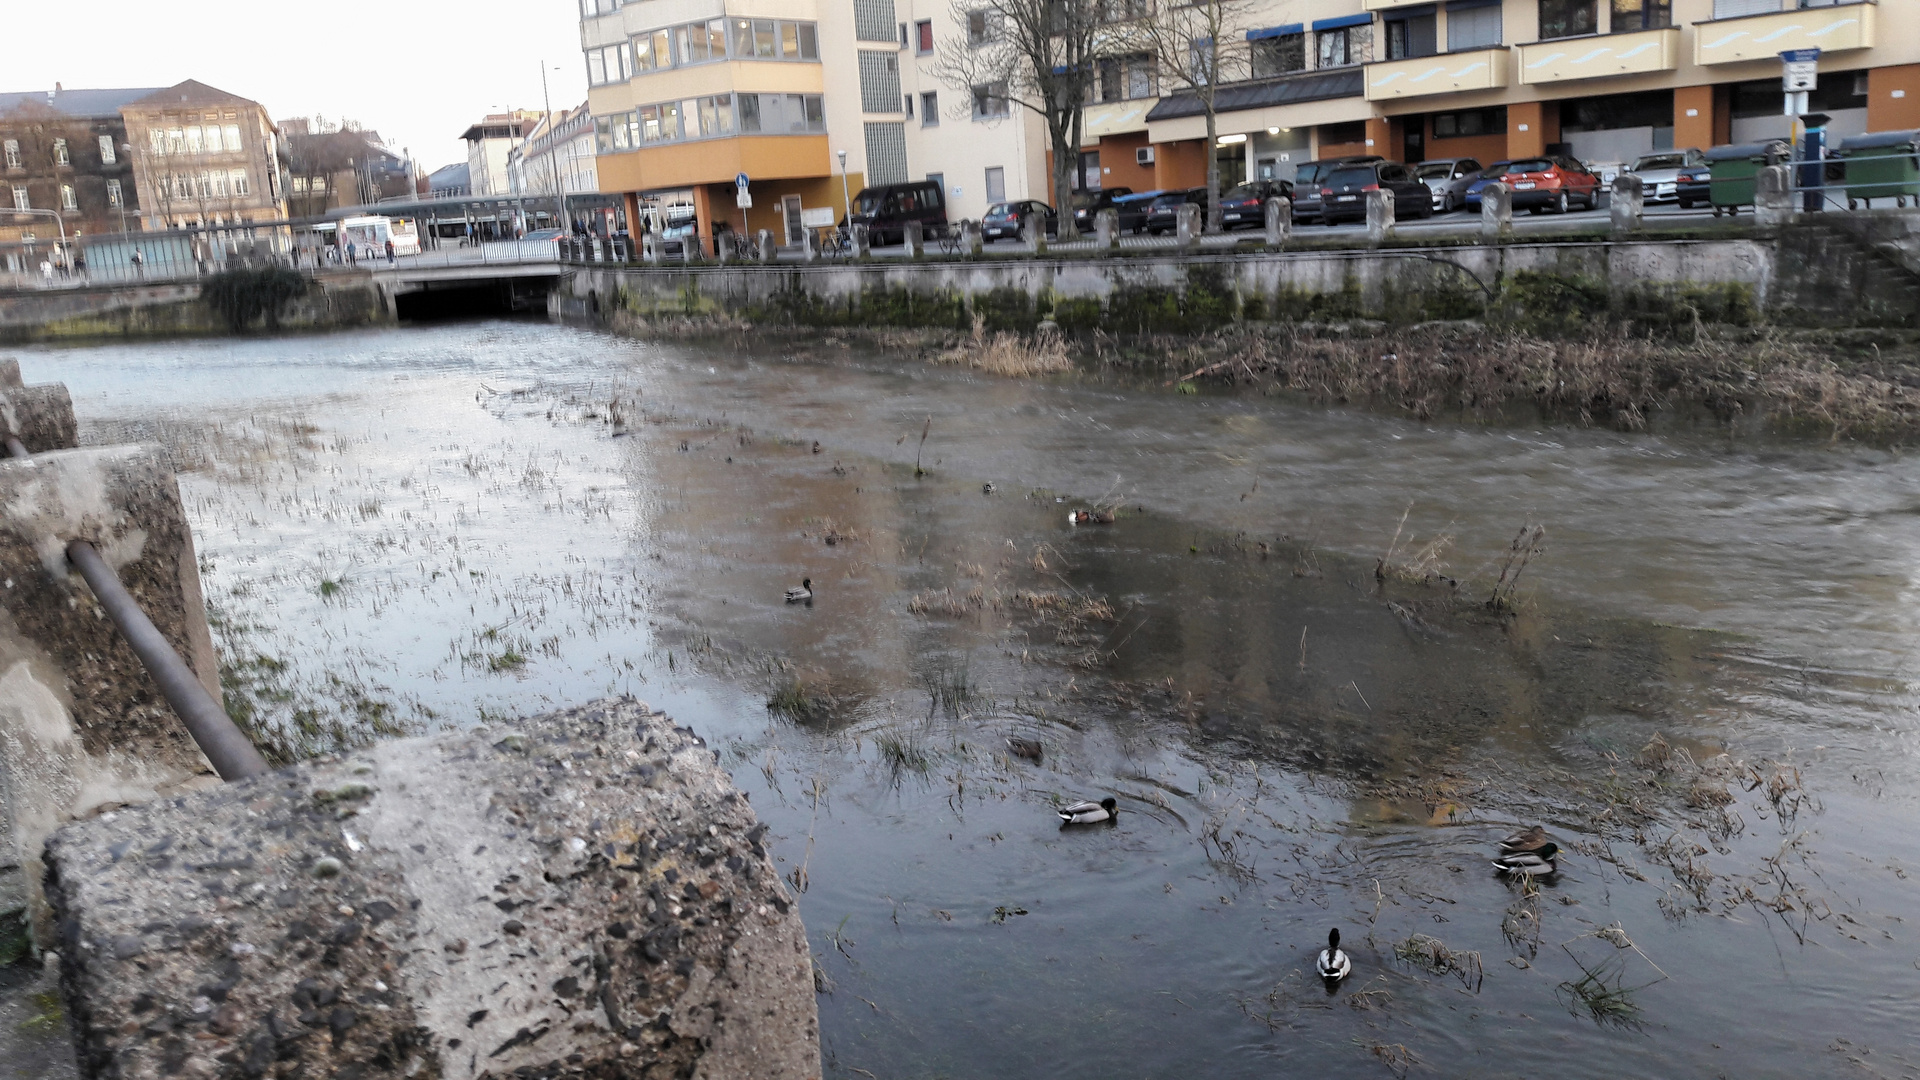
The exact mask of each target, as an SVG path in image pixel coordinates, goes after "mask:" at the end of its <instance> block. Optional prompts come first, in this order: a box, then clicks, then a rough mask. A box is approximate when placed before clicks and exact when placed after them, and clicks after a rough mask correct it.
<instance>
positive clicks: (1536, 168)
mask: <svg viewBox="0 0 1920 1080" xmlns="http://www.w3.org/2000/svg"><path fill="white" fill-rule="evenodd" d="M1500 182H1501V183H1503V184H1505V185H1507V186H1508V187H1510V188H1512V189H1513V208H1514V209H1515V210H1518V209H1521V208H1522V207H1525V208H1526V210H1527V212H1528V213H1530V214H1538V213H1542V212H1544V211H1548V210H1551V211H1553V212H1554V213H1556V214H1564V213H1566V212H1567V210H1568V209H1569V208H1571V207H1572V206H1574V205H1576V204H1578V205H1579V206H1580V207H1581V208H1582V209H1585V210H1591V209H1593V208H1594V207H1596V206H1598V205H1600V178H1599V177H1597V176H1595V175H1593V174H1592V173H1590V172H1588V171H1587V167H1586V166H1585V165H1582V164H1580V163H1579V162H1578V161H1575V160H1574V159H1573V158H1570V157H1537V158H1520V159H1518V160H1516V161H1513V162H1511V163H1510V164H1508V165H1507V167H1506V169H1505V171H1503V172H1502V173H1501V174H1500Z"/></svg>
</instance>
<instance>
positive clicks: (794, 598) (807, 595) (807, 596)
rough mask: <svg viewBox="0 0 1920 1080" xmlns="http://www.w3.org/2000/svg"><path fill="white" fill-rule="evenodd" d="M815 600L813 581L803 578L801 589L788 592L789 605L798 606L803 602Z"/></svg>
mask: <svg viewBox="0 0 1920 1080" xmlns="http://www.w3.org/2000/svg"><path fill="white" fill-rule="evenodd" d="M811 599H813V579H812V578H801V579H800V587H799V588H796V589H788V590H787V603H789V604H797V603H799V602H800V601H802V600H811Z"/></svg>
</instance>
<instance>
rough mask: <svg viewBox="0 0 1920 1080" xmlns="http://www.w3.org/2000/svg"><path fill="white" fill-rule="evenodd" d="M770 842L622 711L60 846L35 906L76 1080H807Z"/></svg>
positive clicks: (461, 745) (402, 752) (287, 776)
mask: <svg viewBox="0 0 1920 1080" xmlns="http://www.w3.org/2000/svg"><path fill="white" fill-rule="evenodd" d="M766 830H767V827H766V826H765V825H762V824H757V823H756V821H755V817H754V813H753V810H752V807H751V806H749V805H748V803H747V801H746V799H745V798H743V797H742V796H741V794H740V792H739V791H738V790H737V789H736V788H735V787H734V786H733V782H732V780H731V779H730V778H729V777H728V776H727V774H726V773H725V772H724V771H723V770H721V769H720V768H719V766H718V765H717V764H716V762H715V755H714V753H713V751H711V750H709V749H707V747H706V744H705V743H704V742H703V741H702V740H700V739H699V738H698V737H696V736H695V735H694V734H693V733H692V732H690V731H687V730H685V729H680V728H675V727H674V726H673V725H672V723H671V722H670V721H668V720H667V719H666V717H665V716H664V715H662V714H659V713H653V712H651V711H650V710H649V709H648V708H647V706H646V705H645V704H643V703H641V702H638V701H634V700H632V699H630V698H629V699H623V700H616V701H603V702H597V703H594V704H591V705H587V706H583V707H581V708H577V709H571V710H565V711H562V712H558V713H551V714H548V715H545V716H541V717H535V718H532V719H529V720H527V721H524V722H521V723H516V724H506V725H497V726H495V727H493V728H492V729H483V730H478V731H470V732H460V733H450V734H442V735H434V736H428V737H422V738H413V739H403V740H399V741H397V742H391V743H386V744H384V745H382V746H379V747H377V748H374V749H372V750H369V751H363V752H360V753H356V754H353V755H351V756H349V757H347V758H346V759H345V760H334V761H331V762H328V763H308V764H303V765H299V766H295V767H293V768H289V769H285V770H282V771H280V772H277V773H270V774H267V775H265V776H260V777H255V778H253V779H251V780H247V781H244V782H241V783H236V784H228V785H225V786H223V787H220V788H217V789H215V790H212V791H207V792H202V793H199V794H196V795H192V796H190V797H187V798H185V799H179V800H166V801H161V802H154V803H149V804H147V805H145V806H141V807H137V808H134V809H131V810H126V811H122V812H120V813H118V814H117V815H115V816H114V818H113V820H105V819H95V820H91V821H86V822H80V823H76V824H74V825H70V826H68V827H67V828H65V829H63V830H61V832H60V833H59V835H58V836H56V837H55V838H54V840H53V841H52V843H50V844H49V845H48V849H47V850H48V862H49V866H50V870H49V878H48V880H49V889H48V892H49V896H50V898H51V899H52V901H53V903H54V905H55V907H56V910H57V912H58V915H59V925H60V956H61V964H62V984H63V987H64V989H65V990H66V992H67V995H68V1009H69V1013H70V1015H71V1016H72V1018H73V1021H74V1040H75V1045H76V1048H77V1050H78V1054H79V1058H80V1060H81V1061H82V1062H83V1063H84V1064H83V1065H82V1071H83V1072H84V1073H86V1074H87V1075H105V1074H106V1072H107V1071H108V1070H109V1069H110V1070H111V1071H112V1073H113V1075H117V1076H128V1077H132V1076H161V1075H171V1074H178V1075H180V1076H215V1075H226V1074H227V1073H228V1072H230V1071H231V1072H232V1073H233V1075H235V1076H265V1075H268V1074H269V1070H271V1075H273V1076H294V1075H301V1076H311V1077H342V1076H353V1077H362V1078H364V1080H376V1078H382V1080H384V1078H392V1080H398V1078H400V1077H403V1076H437V1077H447V1078H451V1077H463V1078H473V1077H477V1076H481V1075H486V1076H493V1077H512V1076H529V1077H532V1076H545V1077H558V1076H562V1075H565V1076H579V1077H591V1076H600V1077H615V1076H642V1075H646V1076H654V1075H661V1076H665V1075H674V1076H707V1077H736V1076H737V1077H747V1076H752V1077H780V1078H786V1080H806V1078H812V1077H817V1076H819V1075H820V1041H819V1020H818V1011H817V1009H816V1007H815V1004H814V986H813V975H812V959H811V956H810V954H809V952H808V948H807V939H806V933H805V930H804V928H803V927H802V926H801V924H800V917H799V914H798V912H797V910H796V908H795V905H794V903H793V900H792V899H791V897H789V896H788V894H787V891H786V889H785V888H784V887H783V886H782V884H781V882H780V878H779V875H778V873H777V871H776V870H775V868H774V865H773V863H772V861H771V859H770V857H769V855H768V851H767V844H766ZM223 1062H224V1063H229V1064H230V1066H231V1067H230V1068H228V1067H223V1065H222V1064H221V1063H223ZM241 1063H244V1067H242V1064H241Z"/></svg>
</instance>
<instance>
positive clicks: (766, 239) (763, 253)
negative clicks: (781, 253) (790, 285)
mask: <svg viewBox="0 0 1920 1080" xmlns="http://www.w3.org/2000/svg"><path fill="white" fill-rule="evenodd" d="M754 239H755V240H756V241H757V242H758V244H757V246H758V247H759V255H760V261H761V262H763V263H770V262H772V261H773V260H774V255H775V254H776V252H778V250H779V248H778V246H777V245H775V243H774V241H773V230H772V229H761V230H760V235H759V236H757V237H755V238H754Z"/></svg>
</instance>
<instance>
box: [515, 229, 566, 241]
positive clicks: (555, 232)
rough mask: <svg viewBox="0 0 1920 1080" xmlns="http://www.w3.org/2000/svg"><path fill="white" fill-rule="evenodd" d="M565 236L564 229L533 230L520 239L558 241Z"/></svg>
mask: <svg viewBox="0 0 1920 1080" xmlns="http://www.w3.org/2000/svg"><path fill="white" fill-rule="evenodd" d="M565 235H567V230H565V229H535V230H533V231H532V232H530V233H528V234H527V235H525V236H523V237H521V238H520V239H522V240H558V239H560V238H561V237H563V236H565Z"/></svg>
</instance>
